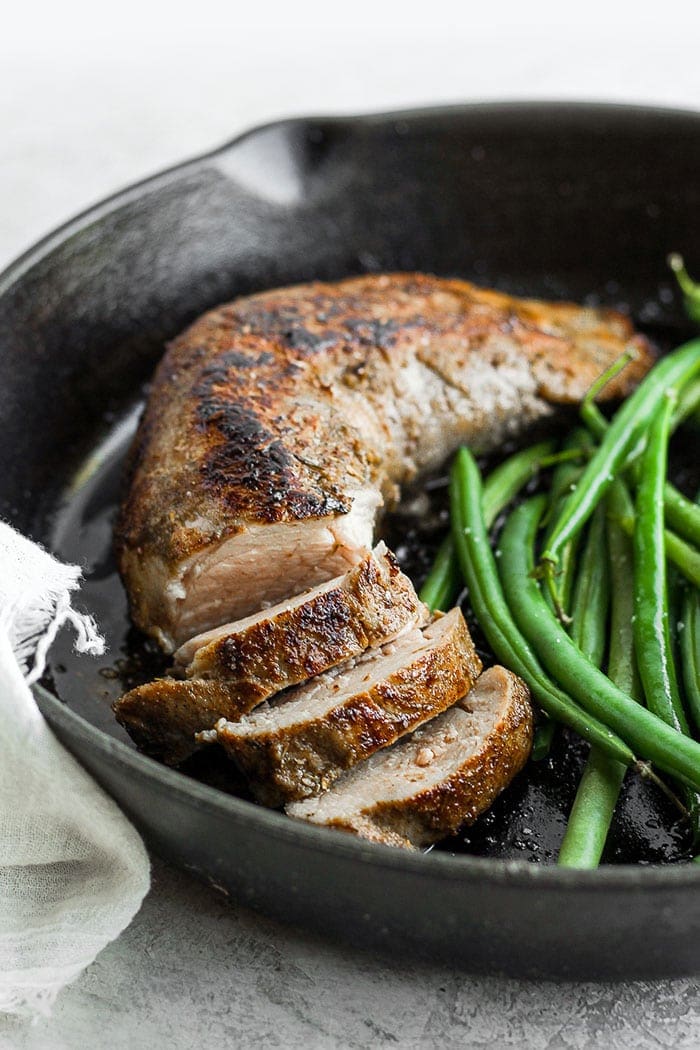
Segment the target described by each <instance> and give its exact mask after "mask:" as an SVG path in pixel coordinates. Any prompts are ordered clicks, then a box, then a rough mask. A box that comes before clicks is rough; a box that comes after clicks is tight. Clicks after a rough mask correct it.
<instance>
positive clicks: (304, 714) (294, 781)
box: [203, 609, 481, 806]
mask: <svg viewBox="0 0 700 1050" xmlns="http://www.w3.org/2000/svg"><path fill="white" fill-rule="evenodd" d="M480 670H481V661H480V660H479V657H478V656H477V654H476V651H475V649H474V645H473V642H472V639H471V636H470V634H469V629H468V627H467V625H466V623H465V621H464V617H463V616H462V613H461V611H460V610H459V609H453V610H452V611H451V612H449V613H448V614H447V615H445V616H438V617H437V618H436V619H434V620H433V621H432V622H431V623H430V624H428V626H427V627H425V628H424V629H423V630H422V631H421V630H418V629H417V628H414V629H412V630H409V631H406V632H405V633H404V634H402V635H401V636H400V637H399V638H398V639H397V640H396V641H394V642H391V643H390V644H389V645H388V646H384V647H382V648H381V649H377V650H371V651H369V652H368V653H366V654H365V655H364V656H362V657H360V658H359V659H357V660H355V661H351V662H350V664H343V665H340V666H339V667H337V668H335V669H334V670H333V671H331V672H329V673H327V674H325V675H321V676H319V677H318V678H314V679H313V680H312V681H311V682H307V683H306V684H305V685H303V686H298V687H297V688H295V689H290V690H288V691H287V692H286V693H284V694H282V695H281V696H279V697H277V698H276V699H275V700H273V701H272V702H270V703H266V704H263V705H262V706H260V707H258V708H257V709H256V710H254V711H253V712H252V713H251V714H250V715H247V716H244V717H243V718H241V719H240V720H239V721H238V722H230V721H222V722H220V723H218V724H217V726H216V728H215V730H214V731H212V732H210V733H206V734H203V737H204V739H207V740H217V741H218V742H219V743H221V744H222V745H223V746H224V748H226V750H227V751H228V753H229V754H230V755H231V757H232V758H234V759H235V761H236V762H237V764H238V766H239V767H240V769H241V770H242V771H243V773H244V774H245V775H246V776H247V778H248V780H249V782H250V786H251V790H252V791H253V793H254V794H255V795H256V797H257V798H258V799H259V800H260V801H261V802H264V803H265V804H266V805H270V806H280V805H282V804H283V803H284V802H289V801H292V800H295V799H301V798H306V797H308V796H310V795H316V794H318V793H319V792H321V791H324V790H325V789H326V788H328V787H329V786H330V785H331V784H332V783H333V782H334V781H335V780H336V779H337V778H338V777H339V776H340V775H341V773H343V772H344V771H345V770H347V769H350V768H351V767H352V766H354V765H355V764H356V763H358V762H361V761H362V760H363V759H366V758H367V757H368V756H369V755H372V754H374V752H375V751H378V750H379V749H380V748H383V747H387V746H388V745H389V744H392V743H394V741H395V740H397V739H398V738H399V737H401V736H403V735H404V734H405V733H408V732H410V731H411V730H413V729H415V728H416V727H417V726H419V725H422V723H423V722H426V721H428V720H429V719H431V718H434V717H435V715H437V714H439V713H440V712H441V711H444V710H445V709H446V708H447V707H449V706H450V705H451V704H454V703H455V702H456V701H457V700H458V699H459V698H460V697H462V696H464V694H465V693H466V692H467V691H468V689H469V688H470V687H471V685H472V683H473V682H474V681H475V680H476V678H477V676H478V674H479V672H480Z"/></svg>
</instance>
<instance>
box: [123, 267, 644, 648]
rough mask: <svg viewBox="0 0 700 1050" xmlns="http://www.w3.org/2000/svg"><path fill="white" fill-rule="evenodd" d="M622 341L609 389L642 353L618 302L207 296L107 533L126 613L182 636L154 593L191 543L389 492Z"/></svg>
mask: <svg viewBox="0 0 700 1050" xmlns="http://www.w3.org/2000/svg"><path fill="white" fill-rule="evenodd" d="M629 346H633V347H634V348H636V350H637V355H638V356H637V359H636V361H634V362H633V363H632V364H630V365H629V366H628V367H627V368H626V369H625V370H624V372H623V374H622V376H619V377H618V378H617V379H616V380H614V381H613V382H612V383H610V384H609V385H608V387H607V388H606V391H605V396H606V397H607V396H609V397H616V396H619V395H621V394H624V393H626V392H628V391H629V389H630V388H631V386H632V384H634V383H635V382H636V381H637V380H638V379H639V378H640V377H641V376H642V375H643V374H644V373H645V371H646V370H647V369H648V367H649V366H650V364H651V363H652V355H651V353H650V350H649V347H648V345H647V343H646V342H645V340H644V339H643V338H642V337H641V336H638V335H635V334H634V331H633V329H632V326H631V325H630V322H629V321H628V320H627V319H626V318H625V317H623V316H622V315H620V314H618V313H614V312H612V311H604V310H592V309H584V308H581V307H577V306H572V305H569V304H551V303H542V302H537V301H528V300H520V299H514V298H511V297H509V296H506V295H502V294H499V293H497V292H492V291H486V290H484V289H480V288H477V287H475V286H474V285H471V284H468V283H467V282H465V281H459V280H446V279H443V278H438V277H430V276H426V275H422V274H390V275H370V276H364V277H356V278H350V279H347V280H344V281H339V282H338V283H336V284H322V283H314V284H308V285H300V286H298V287H294V288H283V289H277V290H274V291H270V292H264V293H262V294H259V295H253V296H250V297H249V298H246V299H240V300H238V301H236V302H234V303H231V304H229V305H226V306H222V307H220V308H218V309H216V310H213V311H211V312H210V313H208V314H206V315H204V316H203V317H202V318H200V319H199V320H198V321H197V322H195V324H194V325H193V326H192V327H191V328H190V329H188V330H187V331H186V332H185V333H183V335H181V336H180V337H179V338H178V339H176V340H175V342H174V343H172V344H171V346H170V347H169V349H168V352H167V353H166V355H165V357H164V358H163V360H162V362H161V364H160V366H159V368H158V370H157V372H156V375H155V379H154V383H153V387H152V391H151V395H150V398H149V402H148V406H147V409H146V412H145V415H144V417H143V420H142V423H141V426H140V428H139V431H138V434H137V437H136V441H135V444H134V448H133V452H132V469H131V486H130V490H129V492H128V495H127V498H126V500H125V502H124V505H123V508H122V513H121V516H120V519H119V523H118V527H117V533H116V537H117V548H118V555H119V563H120V569H121V572H122V574H123V576H124V579H125V582H126V585H127V589H128V591H129V594H130V599H131V606H132V614H133V617H134V620H135V621H136V623H137V624H138V625H139V626H141V627H142V628H143V629H144V630H146V631H149V632H151V633H154V634H155V635H156V636H157V637H159V638H160V640H161V642H163V644H166V645H169V644H172V637H173V636H174V637H175V638H176V639H177V638H180V640H183V639H182V638H181V637H180V635H178V631H177V629H176V627H175V626H174V625H173V622H172V620H173V616H174V613H173V610H172V609H171V608H166V607H165V606H166V605H167V602H165V599H164V595H165V592H166V589H167V587H168V586H169V585H170V584H171V583H172V581H173V580H175V581H176V582H179V581H180V576H181V575H182V571H184V570H182V569H181V568H179V567H180V566H182V563H183V562H184V560H186V559H187V558H188V557H190V556H192V555H194V554H196V553H197V552H201V551H203V550H204V549H206V548H208V547H210V546H211V545H212V544H215V543H216V542H217V541H219V540H221V539H222V538H224V537H232V536H238V535H239V534H240V533H242V532H245V531H246V530H247V529H249V528H250V527H251V526H254V525H258V526H260V525H267V524H273V523H280V522H284V523H293V522H299V521H311V520H316V521H318V520H326V519H327V520H328V521H329V522H330V521H333V520H336V519H338V518H339V517H342V516H343V515H345V514H347V513H348V512H349V511H350V509H351V507H352V506H353V501H354V499H355V497H356V495H357V493H358V492H360V491H367V490H368V489H369V490H371V491H373V492H374V491H376V492H377V494H378V495H379V496H381V497H383V498H384V500H385V502H387V503H390V502H391V501H393V500H394V499H395V498H396V496H397V492H398V489H397V486H400V485H401V484H403V483H404V482H406V481H408V480H409V479H411V478H412V477H413V476H414V475H415V474H416V473H417V472H419V471H422V470H424V469H426V468H430V467H432V466H436V465H437V464H438V463H439V462H440V461H441V460H442V459H444V457H445V456H446V455H448V454H449V452H450V451H451V450H453V449H454V447H456V445H458V444H460V443H462V442H466V443H469V444H471V445H472V446H473V447H476V448H479V449H482V450H488V449H492V448H494V447H498V446H499V445H500V444H501V443H502V441H503V440H504V439H506V438H511V437H515V436H517V435H518V434H519V433H520V432H522V430H523V429H524V428H526V427H527V426H528V425H529V424H530V423H532V422H533V421H535V420H537V419H539V418H542V417H544V416H546V415H548V414H549V413H550V412H551V405H552V404H558V403H567V402H575V401H578V400H580V399H581V398H582V396H583V394H584V393H585V391H586V390H587V389H588V387H589V386H590V384H591V383H592V381H593V380H594V379H595V378H596V377H597V376H598V375H599V374H600V373H601V372H602V371H603V370H604V369H605V368H606V367H607V366H608V365H609V364H610V363H611V362H612V360H613V359H615V358H616V357H618V355H619V354H620V353H621V351H622V350H623V349H624V348H625V347H629ZM371 513H372V514H373V513H374V510H372V511H371ZM336 571H337V570H336ZM334 574H335V573H334V572H329V573H327V574H326V576H325V577H324V576H323V575H321V576H319V577H317V580H315V581H313V582H318V579H324V578H325V579H327V578H329V577H330V576H332V575H334ZM176 590H177V587H176ZM174 593H175V592H174V591H173V592H172V593H171V594H170V598H172V595H173V594H174ZM287 593H288V592H287ZM283 595H284V592H281V593H279V594H276V595H274V596H273V597H272V600H278V599H279V598H280V597H282V596H283ZM268 597H269V595H268ZM181 598H182V594H181V593H180V592H179V591H178V592H177V594H176V596H175V598H173V599H172V600H173V601H178V600H180V599H181ZM169 600H170V599H169ZM257 607H259V605H258V606H256V605H255V604H254V597H253V599H252V604H251V605H250V606H249V608H248V610H247V611H249V610H252V609H253V608H257ZM245 611H246V609H243V608H241V607H237V608H236V611H235V615H237V616H240V615H244V613H245ZM224 618H226V617H224ZM228 618H231V617H230V616H229V617H228ZM219 622H221V621H219ZM198 629H202V627H199V628H198ZM191 633H193V632H191Z"/></svg>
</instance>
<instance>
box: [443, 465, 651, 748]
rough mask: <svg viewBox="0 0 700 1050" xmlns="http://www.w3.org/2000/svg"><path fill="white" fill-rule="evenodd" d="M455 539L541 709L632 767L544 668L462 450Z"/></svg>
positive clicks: (501, 655) (504, 647)
mask: <svg viewBox="0 0 700 1050" xmlns="http://www.w3.org/2000/svg"><path fill="white" fill-rule="evenodd" d="M450 507H451V516H452V535H453V538H454V543H455V548H456V551H457V556H458V558H459V564H460V568H461V571H462V575H463V577H464V580H465V582H466V584H467V586H468V587H469V598H470V601H471V604H472V608H473V610H474V613H475V614H476V617H477V619H478V621H479V625H480V627H481V629H482V630H483V632H484V634H485V636H486V639H487V641H488V643H489V645H490V646H491V648H492V650H493V652H494V653H495V655H496V657H497V658H498V659H499V660H502V661H503V663H504V664H505V665H506V666H507V667H509V668H510V669H511V670H512V671H514V672H515V673H516V674H518V675H520V677H521V678H523V679H524V680H525V681H526V682H527V684H528V685H529V687H530V689H531V691H532V693H533V696H534V697H535V699H536V700H537V701H538V702H539V704H540V706H541V707H542V708H543V709H544V710H545V711H546V712H547V714H548V715H550V717H551V718H553V719H554V720H555V721H557V722H562V723H563V724H564V725H567V726H569V727H570V728H571V729H573V730H574V731H575V732H577V733H578V734H579V735H580V736H582V737H583V738H584V739H585V740H588V741H589V742H590V743H592V744H595V745H597V746H598V747H600V748H601V750H604V751H605V752H606V754H609V755H611V757H613V758H615V759H617V760H618V761H620V762H624V763H625V764H626V765H632V764H633V763H634V762H635V761H636V759H635V755H634V753H633V751H632V749H631V748H630V747H629V746H628V745H627V744H625V743H623V742H622V741H621V740H620V738H619V737H618V736H616V734H615V733H613V732H611V731H610V729H609V728H608V727H607V726H606V725H604V723H603V721H602V720H601V719H599V718H597V717H595V716H592V715H590V714H589V713H588V712H586V711H583V710H581V708H580V707H579V706H578V705H577V704H575V703H574V702H573V701H572V700H571V698H570V697H569V696H567V695H566V693H565V692H563V691H562V690H561V689H559V688H558V687H557V686H556V685H555V684H554V683H553V682H552V680H551V678H549V676H548V675H547V674H546V672H545V671H544V670H543V668H542V665H541V664H540V662H539V660H538V659H537V657H536V656H535V654H534V652H533V650H532V648H531V647H530V645H529V643H528V642H527V641H526V640H525V638H524V637H523V634H522V633H521V632H520V631H519V630H518V628H517V627H516V625H515V623H514V621H513V618H512V616H511V614H510V611H509V609H508V606H507V605H506V602H505V599H504V596H503V590H502V587H501V584H500V582H499V578H498V572H497V570H496V560H495V558H494V555H493V551H492V550H491V547H490V544H489V538H488V531H487V528H486V523H485V521H484V514H483V506H482V482H481V476H480V474H479V468H478V466H477V464H476V460H475V459H474V457H473V456H472V454H471V453H470V452H469V450H468V449H466V448H462V449H460V451H459V452H458V453H457V456H456V457H455V461H454V464H453V466H452V473H451V481H450Z"/></svg>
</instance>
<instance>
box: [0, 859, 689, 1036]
mask: <svg viewBox="0 0 700 1050" xmlns="http://www.w3.org/2000/svg"><path fill="white" fill-rule="evenodd" d="M153 875H154V878H153V888H152V890H151V892H150V894H149V895H148V897H147V898H146V901H145V902H144V905H143V907H142V909H141V911H140V913H139V914H138V915H137V917H136V919H135V920H134V922H133V923H132V925H131V926H130V927H129V928H128V929H127V930H126V931H125V932H124V933H123V934H122V936H121V937H120V938H119V939H118V940H117V941H115V942H114V943H113V944H111V945H109V947H107V948H106V949H105V950H104V951H103V952H102V954H101V955H100V956H99V957H98V958H97V960H96V962H95V963H94V964H93V965H92V966H91V967H90V968H89V969H88V970H87V971H86V972H85V973H84V974H83V976H82V977H80V978H79V980H78V981H76V982H75V984H73V985H72V986H70V987H69V988H67V989H65V990H64V992H63V993H62V995H61V996H60V998H59V1000H58V1002H57V1004H56V1007H55V1008H54V1013H53V1016H52V1017H51V1018H49V1019H42V1020H40V1021H39V1022H38V1023H37V1024H36V1025H34V1026H31V1025H28V1024H27V1023H26V1022H24V1021H18V1020H8V1019H6V1020H1V1019H0V1047H1V1048H2V1050H5V1048H7V1050H76V1048H85V1050H93V1048H94V1050H100V1048H102V1047H105V1048H106V1047H109V1048H110V1050H141V1048H144V1050H145V1048H155V1050H157V1048H160V1047H168V1048H172V1050H189V1048H190V1047H196V1048H197V1050H222V1048H225V1047H243V1048H248V1047H254V1046H255V1047H282V1048H295V1047H304V1048H306V1050H316V1048H319V1050H320V1048H326V1047H347V1048H351V1047H352V1048H355V1047H356V1048H365V1047H372V1048H374V1047H389V1046H396V1047H406V1048H412V1047H416V1048H418V1047H439V1048H440V1050H443V1048H444V1050H450V1048H453V1047H454V1048H457V1047H473V1048H479V1050H481V1048H483V1050H501V1048H505V1047H527V1048H528V1050H569V1048H571V1050H589V1048H598V1047H600V1048H609V1047H613V1048H619V1050H623V1048H624V1050H638V1048H639V1047H646V1046H648V1047H657V1046H659V1047H669V1048H674V1050H681V1048H686V1047H697V1046H698V1045H700V1040H699V1039H698V1033H700V988H698V984H697V982H696V981H695V980H677V981H666V982H656V983H654V984H649V983H642V982H637V983H635V984H625V985H595V984H544V983H532V982H529V983H526V982H520V981H512V980H502V979H496V978H484V977H474V976H469V975H468V974H464V973H459V972H456V971H454V970H452V969H447V968H443V967H435V966H427V965H415V964H411V963H410V962H403V961H402V962H400V963H397V964H388V963H387V962H386V961H380V960H378V959H376V958H373V957H372V956H371V955H367V954H364V953H358V952H353V951H349V950H346V949H340V948H338V947H335V946H334V945H332V944H328V943H326V942H323V941H321V940H318V939H317V938H315V937H311V936H309V935H308V934H305V933H303V932H301V931H299V930H296V929H290V928H286V927H284V926H281V925H279V924H277V923H274V922H271V921H270V920H267V919H264V918H261V917H260V916H258V915H254V914H253V913H251V912H249V911H245V910H244V909H242V908H238V907H235V906H234V905H231V904H229V903H227V902H226V901H225V900H224V898H223V897H221V896H219V895H218V894H216V893H215V892H214V891H212V890H211V889H209V888H208V887H206V886H204V885H202V884H200V883H199V882H196V881H195V880H194V879H193V878H192V877H191V876H190V875H186V874H184V873H183V872H179V871H176V870H175V869H173V868H171V867H168V866H166V865H165V864H163V863H162V862H156V864H155V865H154V872H153Z"/></svg>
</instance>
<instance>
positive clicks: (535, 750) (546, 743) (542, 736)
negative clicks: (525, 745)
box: [530, 718, 557, 762]
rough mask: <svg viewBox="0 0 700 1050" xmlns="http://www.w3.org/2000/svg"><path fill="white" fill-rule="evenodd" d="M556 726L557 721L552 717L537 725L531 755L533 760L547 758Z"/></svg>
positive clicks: (539, 760)
mask: <svg viewBox="0 0 700 1050" xmlns="http://www.w3.org/2000/svg"><path fill="white" fill-rule="evenodd" d="M556 727H557V724H556V722H553V721H552V719H551V718H548V719H547V720H546V721H544V722H540V724H539V725H538V726H537V727H536V729H535V735H534V738H533V741H532V753H531V755H530V758H531V759H532V761H533V762H541V761H542V759H543V758H546V757H547V755H548V754H549V752H550V749H551V747H552V741H553V739H554V730H555V729H556Z"/></svg>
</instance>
